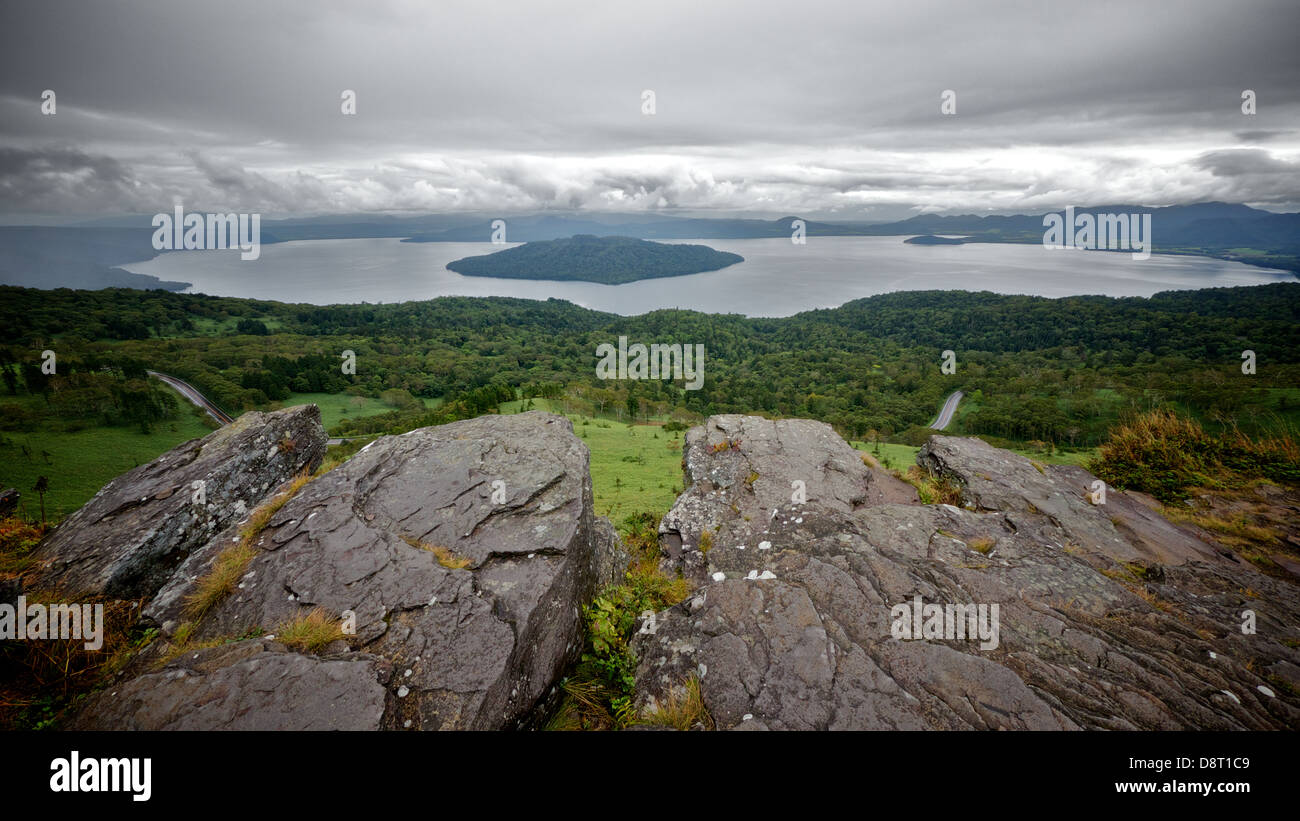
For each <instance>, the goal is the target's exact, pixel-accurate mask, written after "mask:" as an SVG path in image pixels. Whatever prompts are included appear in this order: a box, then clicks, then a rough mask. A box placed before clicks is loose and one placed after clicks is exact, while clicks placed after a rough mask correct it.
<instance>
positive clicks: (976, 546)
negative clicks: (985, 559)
mask: <svg viewBox="0 0 1300 821" xmlns="http://www.w3.org/2000/svg"><path fill="white" fill-rule="evenodd" d="M995 544H997V542H996V541H995V540H993V539H989V538H980V539H972V540H971V541H970V544H969V547H970V549H971V550H974V551H975V552H976V553H983V554H984V555H985V556H987V555H988V554H989V551H991V550H992V549H993V545H995Z"/></svg>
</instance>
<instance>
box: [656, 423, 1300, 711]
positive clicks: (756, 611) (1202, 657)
mask: <svg viewBox="0 0 1300 821" xmlns="http://www.w3.org/2000/svg"><path fill="white" fill-rule="evenodd" d="M856 456H857V455H856V454H855V453H854V452H853V451H852V450H851V449H849V448H848V446H847V445H846V444H845V443H844V442H843V441H842V440H840V439H839V438H838V437H837V436H835V435H834V433H833V432H831V431H830V429H829V428H827V427H826V426H825V425H822V424H820V423H815V422H805V421H800V420H786V421H781V422H770V421H767V420H761V419H755V418H752V417H735V416H721V417H712V418H710V419H709V420H707V422H706V424H705V425H704V426H702V427H699V428H695V429H693V430H691V431H690V432H689V433H688V435H687V438H686V453H685V457H684V467H685V470H686V478H687V481H688V482H689V483H690V487H689V489H688V490H687V491H686V493H684V494H683V495H682V496H681V497H680V498H679V499H678V501H677V503H676V504H675V505H674V507H673V509H672V510H671V511H670V512H669V514H668V515H667V516H665V518H664V520H663V523H662V524H661V527H660V537H661V547H662V549H663V552H664V556H665V559H664V563H665V565H667V566H668V567H680V568H681V569H682V570H683V572H684V573H686V574H687V575H688V576H689V577H690V578H692V579H695V580H697V581H699V587H698V589H697V590H696V591H695V592H694V594H693V595H692V596H691V597H689V598H688V599H687V600H686V601H685V602H683V603H682V604H680V605H678V606H676V607H674V608H670V609H669V610H667V611H665V612H663V613H660V614H658V615H657V618H656V620H655V626H654V629H653V632H651V631H646V632H644V633H643V634H639V635H638V636H637V638H636V641H635V643H634V650H635V651H636V653H637V655H638V658H639V659H640V663H639V667H638V670H637V690H638V698H639V705H640V707H641V709H642V710H643V711H655V710H657V709H660V707H661V705H663V704H664V702H665V699H667V698H672V697H673V696H674V694H675V693H676V694H678V696H677V697H680V691H681V688H682V687H683V686H684V685H685V682H686V681H687V680H688V679H689V678H691V677H695V678H698V680H699V685H700V692H701V694H702V696H703V699H704V702H705V705H706V707H707V708H708V709H709V711H710V713H711V715H712V717H713V719H714V722H715V723H716V725H717V726H718V727H719V728H723V729H726V728H737V729H970V728H980V729H1079V728H1086V729H1102V728H1105V729H1185V728H1197V729H1263V728H1294V727H1297V726H1300V700H1297V698H1296V696H1295V695H1294V689H1291V688H1288V687H1286V686H1284V685H1283V683H1282V682H1285V681H1286V680H1287V676H1288V675H1289V674H1291V673H1292V672H1293V671H1294V669H1295V667H1296V665H1297V664H1300V651H1297V650H1296V649H1295V647H1296V645H1297V643H1298V641H1300V596H1297V589H1296V587H1295V586H1294V585H1292V584H1289V583H1287V582H1283V581H1279V580H1277V579H1274V578H1271V577H1268V576H1264V575H1262V574H1260V573H1258V572H1256V571H1255V570H1254V569H1253V568H1252V567H1250V566H1249V565H1248V564H1246V563H1244V562H1239V561H1236V560H1235V559H1234V558H1232V557H1231V556H1225V555H1223V553H1224V551H1222V550H1220V549H1219V548H1217V547H1216V546H1214V545H1211V544H1208V543H1206V542H1204V541H1202V540H1200V538H1199V537H1198V536H1197V535H1196V534H1195V533H1193V532H1191V531H1188V530H1186V529H1183V528H1180V527H1178V526H1176V525H1174V524H1172V523H1170V522H1167V521H1165V520H1164V519H1163V518H1161V517H1159V516H1158V515H1156V514H1155V513H1154V512H1153V511H1152V510H1151V509H1150V508H1148V507H1146V506H1144V505H1142V504H1141V503H1140V501H1138V500H1135V499H1132V498H1129V497H1127V496H1126V494H1122V493H1119V492H1117V491H1114V490H1109V491H1108V494H1107V497H1106V503H1105V505H1102V504H1093V502H1092V500H1090V499H1089V498H1088V497H1087V495H1086V493H1085V491H1089V490H1090V489H1091V488H1092V482H1093V481H1095V479H1094V478H1093V477H1091V476H1090V475H1089V474H1087V473H1086V472H1085V471H1082V470H1081V469H1077V468H1068V469H1056V468H1049V467H1047V466H1043V467H1041V468H1040V467H1038V466H1035V464H1034V463H1032V462H1030V461H1029V460H1027V459H1024V458H1023V457H1019V456H1016V455H1015V454H1010V453H1008V452H1006V451H1000V450H997V449H995V448H991V447H989V446H988V445H986V444H985V443H983V442H980V441H979V440H974V439H958V438H955V437H942V436H936V437H932V438H931V440H930V441H929V443H928V444H927V445H926V447H925V448H924V449H923V450H922V452H921V453H920V454H919V456H918V461H919V462H920V463H921V464H922V465H925V466H928V467H930V468H931V469H932V470H933V471H934V472H935V473H937V474H941V475H943V476H945V477H947V480H948V481H949V482H951V483H953V484H955V485H957V486H958V487H959V488H960V490H961V494H962V499H963V504H964V507H962V508H959V507H954V506H951V505H913V504H877V503H874V502H873V501H872V493H871V484H872V479H871V475H870V473H869V472H868V471H866V470H864V469H862V467H861V462H860V461H859V462H858V464H857V465H855V464H854V460H855V459H856ZM795 481H801V482H803V483H804V485H805V487H806V491H807V493H806V498H805V499H803V501H802V502H801V501H799V500H798V499H797V498H795V499H792V498H791V493H792V492H793V491H792V490H791V489H790V487H791V483H792V482H795ZM705 534H708V535H707V536H706V535H705ZM701 541H703V542H704V546H705V547H706V548H707V550H706V549H702V548H701ZM959 608H960V609H959ZM994 608H996V610H995V609H994ZM1243 624H1245V625H1246V626H1247V632H1243ZM959 628H960V631H959ZM1250 629H1253V631H1254V632H1249V630H1250Z"/></svg>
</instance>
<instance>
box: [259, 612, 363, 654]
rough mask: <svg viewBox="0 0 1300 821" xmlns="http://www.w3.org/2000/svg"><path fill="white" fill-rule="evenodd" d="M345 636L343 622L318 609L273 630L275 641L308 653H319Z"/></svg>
mask: <svg viewBox="0 0 1300 821" xmlns="http://www.w3.org/2000/svg"><path fill="white" fill-rule="evenodd" d="M345 635H346V634H345V633H344V632H343V622H342V621H341V620H339V619H336V618H331V617H330V615H329V614H328V613H326V612H325V610H324V608H320V607H317V608H314V609H313V610H312V611H311V612H310V613H305V614H303V615H300V616H298V617H296V618H294V619H291V620H289V621H287V622H285V623H283V624H281V625H280V626H279V627H277V628H276V630H275V640H276V641H278V642H280V643H281V644H285V645H288V646H289V647H293V648H295V649H297V650H303V651H306V652H308V653H316V652H319V651H321V650H323V649H325V648H326V647H328V646H329V645H330V644H332V643H333V642H336V641H339V640H340V639H343V638H344V637H345Z"/></svg>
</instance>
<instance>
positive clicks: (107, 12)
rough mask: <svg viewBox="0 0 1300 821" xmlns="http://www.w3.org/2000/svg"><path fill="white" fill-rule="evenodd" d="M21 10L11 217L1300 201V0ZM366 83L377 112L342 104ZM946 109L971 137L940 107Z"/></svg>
mask: <svg viewBox="0 0 1300 821" xmlns="http://www.w3.org/2000/svg"><path fill="white" fill-rule="evenodd" d="M0 14H2V15H3V17H4V19H3V21H0V22H2V25H0V214H4V215H7V216H8V219H10V221H12V220H13V219H15V218H16V217H18V216H21V215H32V214H64V215H74V214H103V213H106V212H137V213H152V212H155V211H160V210H168V209H169V208H170V207H171V205H172V203H173V202H175V201H178V200H179V201H183V202H184V203H185V204H186V206H187V207H192V208H195V209H202V210H222V211H227V210H250V211H263V212H267V213H269V214H272V215H286V214H295V213H327V212H351V211H407V212H414V211H444V210H457V209H472V210H497V211H502V212H506V211H525V210H536V209H543V208H562V209H592V210H614V211H618V210H648V209H675V210H681V211H689V212H707V211H718V212H736V211H758V212H766V213H772V214H776V213H789V212H799V213H803V214H807V215H811V216H838V217H841V218H868V219H871V218H894V217H898V216H904V215H906V214H907V213H909V212H910V210H913V209H926V210H941V211H964V212H965V211H985V210H1002V211H1006V210H1031V209H1041V208H1047V207H1059V206H1061V205H1065V204H1069V203H1080V204H1082V203H1103V202H1141V203H1144V204H1150V205H1163V204H1171V203H1177V202H1192V201H1199V200H1207V199H1225V200H1233V201H1242V202H1247V203H1249V204H1252V205H1256V206H1261V207H1267V208H1271V209H1273V210H1298V209H1300V176H1298V173H1300V172H1298V164H1300V62H1298V61H1296V60H1295V59H1294V32H1295V31H1296V30H1297V28H1300V26H1297V23H1300V7H1298V6H1297V4H1295V3H1294V2H1291V1H1290V0H1284V1H1281V2H1273V1H1271V0H1251V1H1250V2H1244V3H1235V4H1225V3H1221V2H1217V0H1198V1H1197V2H1191V1H1190V0H1189V1H1188V2H1168V3H1159V4H1155V3H1150V4H1148V3H1111V2H1094V3H1088V4H1077V3H1071V2H981V3H957V2H954V3H929V2H915V0H914V1H913V2H909V3H906V4H899V3H887V4H886V3H864V2H853V1H852V0H845V1H844V2H811V3H801V4H797V5H794V6H792V5H791V4H789V3H784V2H711V3H710V2H703V1H702V0H694V1H693V2H677V0H671V1H670V2H656V3H655V4H652V5H650V4H647V5H645V6H644V7H642V6H639V5H636V6H634V5H632V4H616V3H576V2H559V3H544V4H542V3H515V2H496V3H490V4H489V3H464V4H459V3H458V4H451V3H444V2H438V3H423V2H406V1H405V0H379V1H378V2H366V3H351V4H341V3H322V2H283V3H260V2H243V0H237V1H236V2H222V3H197V2H196V3H189V2H186V3H178V2H171V3H167V2H161V1H160V2H149V3H145V2H124V1H122V0H118V1H116V2H114V1H113V0H109V1H108V2H96V3H84V2H63V0H47V2H42V3H32V4H12V3H11V4H7V5H6V6H5V7H4V8H3V11H0ZM47 88H48V89H53V90H55V92H56V93H57V95H58V97H57V101H58V110H57V113H56V114H55V115H54V116H44V115H42V114H41V112H40V95H41V92H42V90H44V89H47ZM1247 88H1249V89H1253V90H1254V91H1255V92H1256V94H1257V99H1258V102H1257V106H1258V108H1257V112H1258V113H1257V114H1255V115H1254V116H1249V117H1248V116H1245V115H1243V114H1242V112H1241V92H1242V90H1243V89H1247ZM344 89H353V90H355V91H356V93H357V99H358V104H357V115H356V116H344V115H342V114H341V113H340V110H339V106H340V94H341V92H342V91H343V90H344ZM644 89H652V90H653V91H654V92H655V95H656V109H657V110H656V113H655V114H654V115H653V116H645V115H643V114H642V113H641V93H642V90H644ZM945 89H952V90H954V91H955V92H956V94H957V113H956V115H955V116H944V115H942V114H940V108H939V106H940V93H941V92H942V91H943V90H945Z"/></svg>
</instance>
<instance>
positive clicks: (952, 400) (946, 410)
mask: <svg viewBox="0 0 1300 821" xmlns="http://www.w3.org/2000/svg"><path fill="white" fill-rule="evenodd" d="M963 395H964V394H962V392H961V391H953V392H952V395H951V396H949V397H948V398H947V399H946V400H944V403H943V409H942V410H940V411H939V416H938V418H936V419H935V420H934V421H933V422H931V423H930V427H932V428H934V429H935V430H943V429H945V428H947V427H948V423H949V422H951V421H952V415H953V414H954V413H956V412H957V403H958V402H960V401H961V398H962V396H963Z"/></svg>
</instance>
